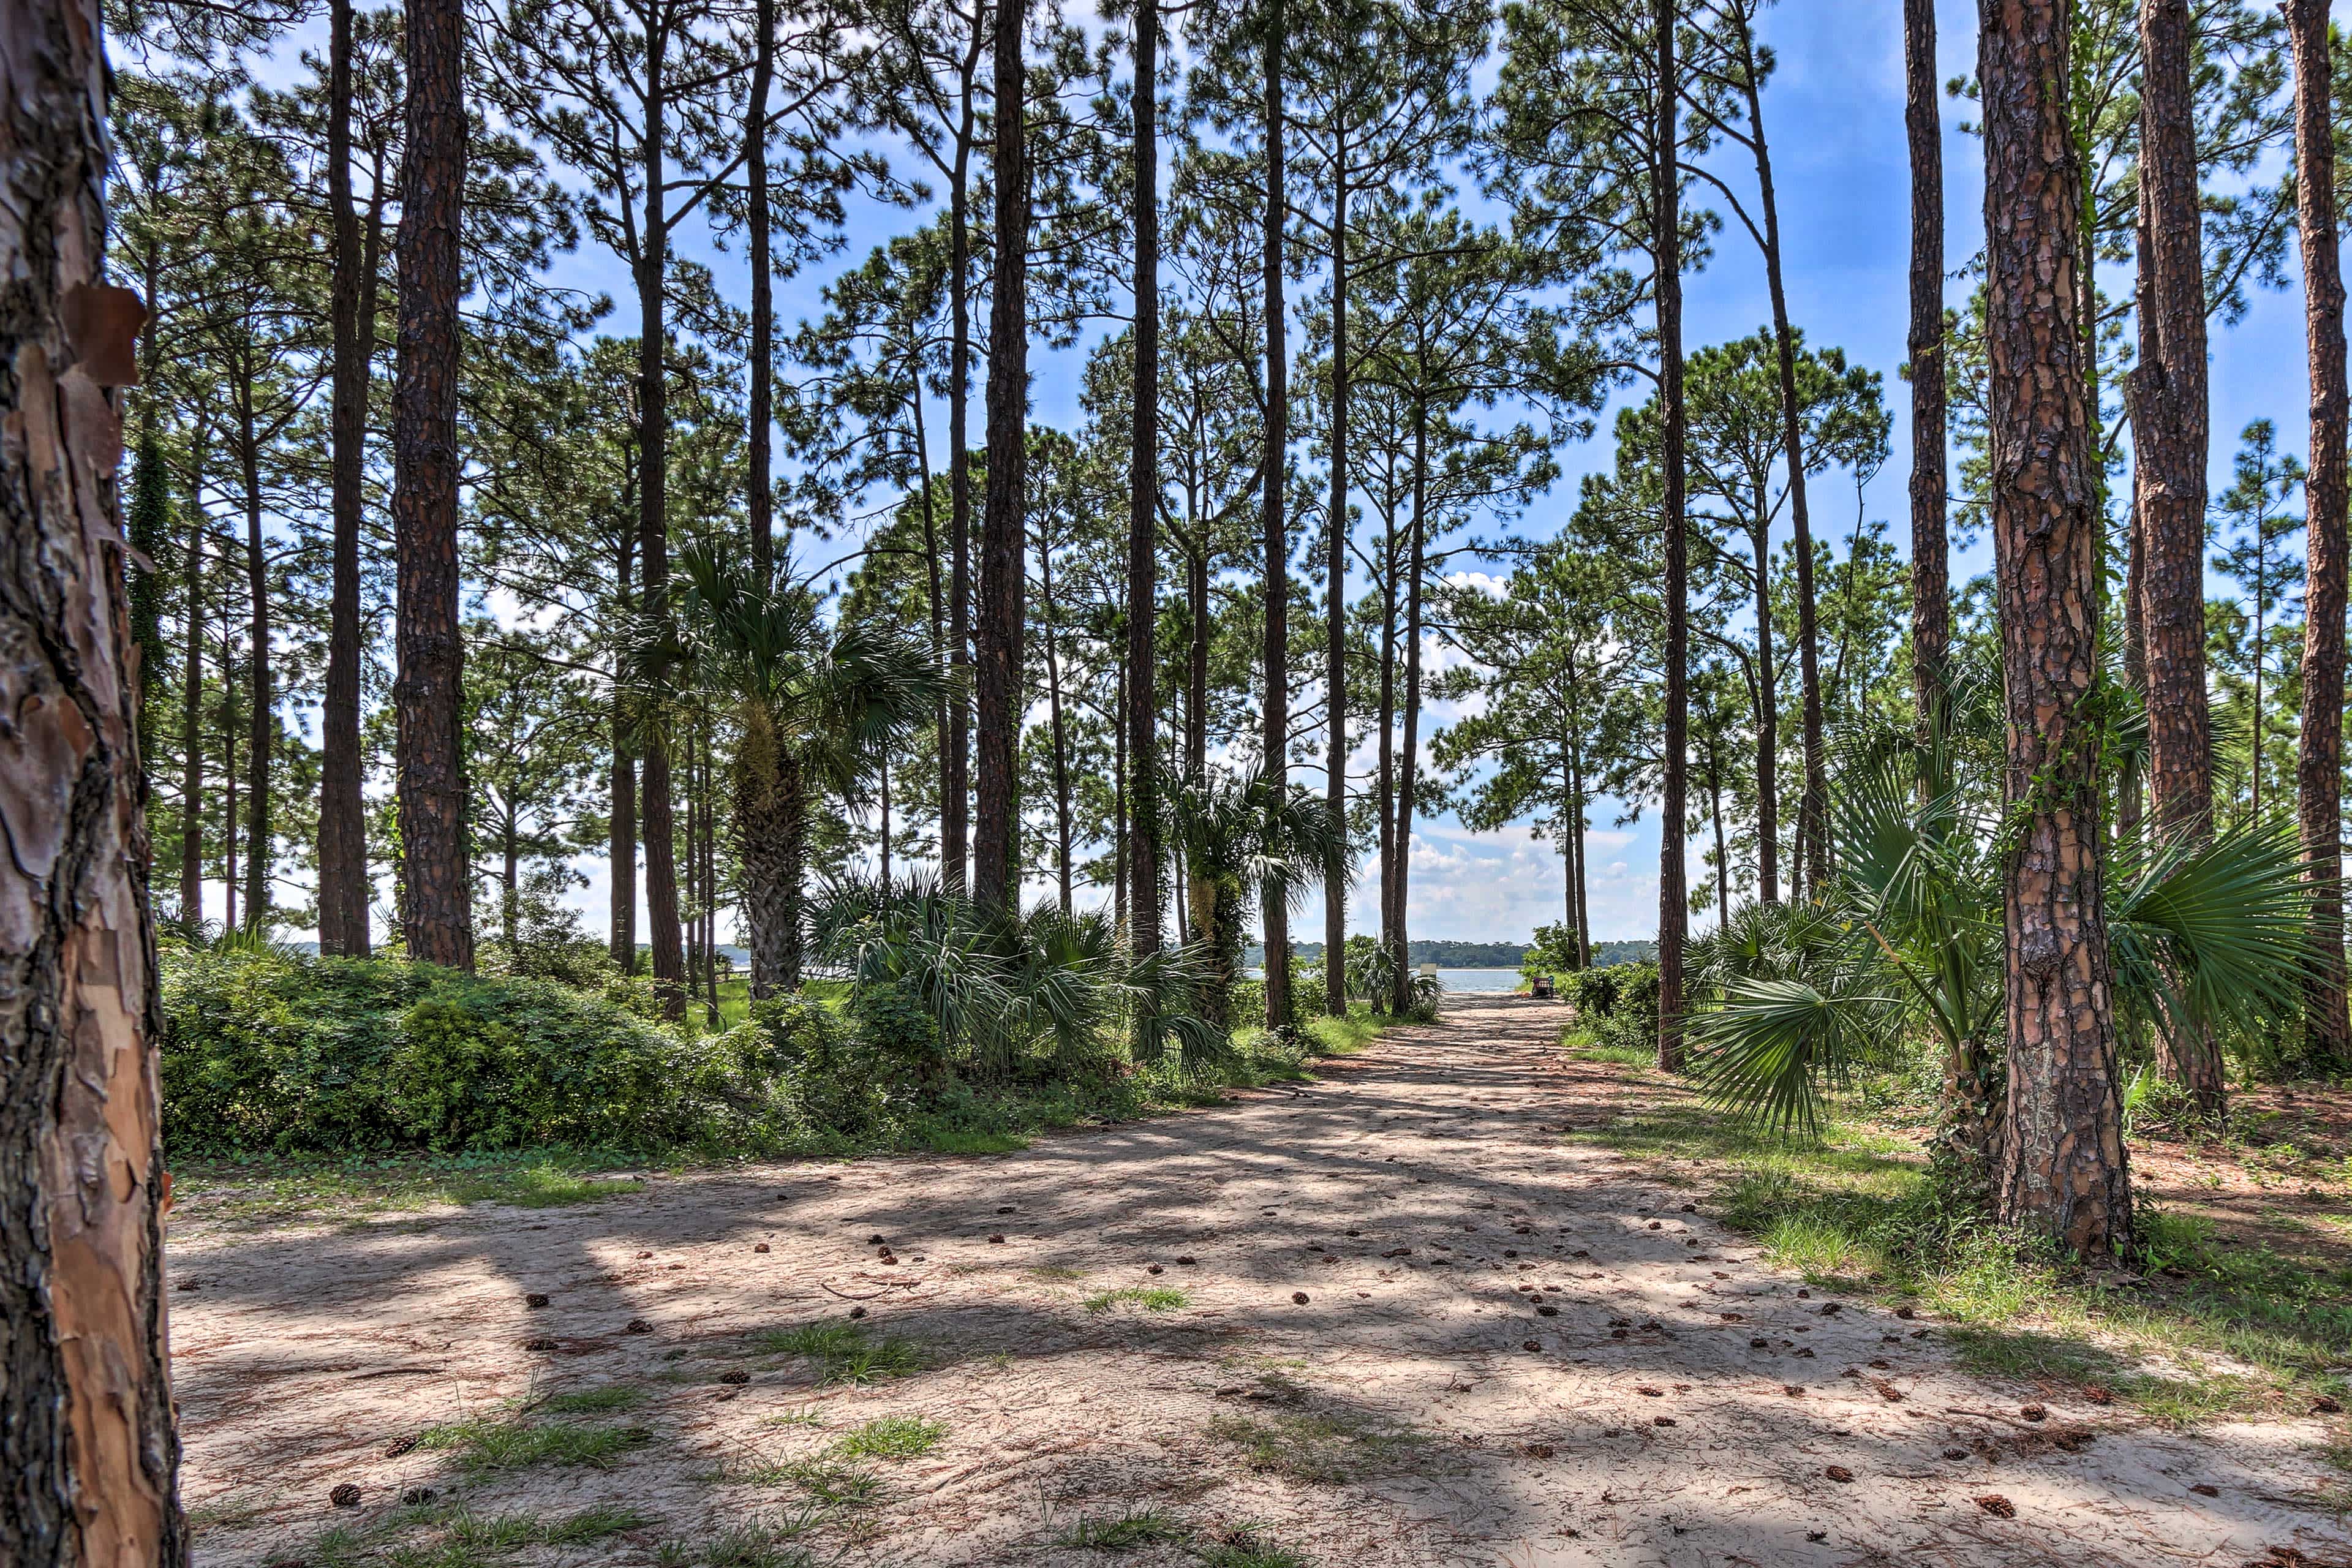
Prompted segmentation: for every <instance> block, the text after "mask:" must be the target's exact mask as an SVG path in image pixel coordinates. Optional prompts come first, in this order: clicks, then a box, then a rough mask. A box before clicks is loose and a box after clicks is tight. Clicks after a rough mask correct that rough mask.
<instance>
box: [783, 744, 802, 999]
mask: <svg viewBox="0 0 2352 1568" xmlns="http://www.w3.org/2000/svg"><path fill="white" fill-rule="evenodd" d="M776 795H777V796H778V798H779V799H780V800H781V801H782V811H783V814H784V815H783V834H782V873H783V887H784V895H783V912H784V921H783V937H782V943H783V945H782V948H781V949H780V950H779V951H780V952H781V955H782V957H781V963H780V969H779V973H780V976H781V978H782V981H783V984H784V988H785V989H786V990H788V991H797V990H799V989H800V988H801V963H802V959H803V948H804V943H803V933H804V932H805V931H806V930H807V925H808V921H807V911H806V909H805V908H804V903H803V895H802V883H803V881H804V880H805V879H806V878H807V876H808V806H809V802H808V780H807V778H806V777H805V776H804V775H803V773H802V771H801V759H800V755H799V753H798V752H794V751H793V750H792V749H791V748H790V747H786V748H783V749H782V750H781V751H779V752H777V755H776Z"/></svg>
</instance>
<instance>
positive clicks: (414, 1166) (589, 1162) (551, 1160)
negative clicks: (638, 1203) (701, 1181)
mask: <svg viewBox="0 0 2352 1568" xmlns="http://www.w3.org/2000/svg"><path fill="white" fill-rule="evenodd" d="M645 1164H646V1161H645V1157H644V1156H643V1155H637V1156H635V1157H634V1158H633V1157H631V1156H629V1155H627V1154H625V1153H619V1152H604V1151H598V1150H572V1149H539V1150H531V1151H528V1152H514V1153H465V1154H446V1155H442V1154H382V1155H352V1156H350V1157H348V1158H343V1159H327V1158H304V1157H301V1156H299V1155H298V1156H289V1157H282V1158H281V1157H278V1156H274V1155H273V1156H269V1157H268V1158H263V1157H260V1156H255V1157H252V1158H249V1159H247V1158H238V1159H191V1160H188V1161H185V1162H183V1163H174V1164H173V1193H174V1194H175V1196H176V1198H177V1200H178V1205H179V1207H180V1211H181V1213H182V1214H183V1215H185V1216H188V1217H194V1218H203V1219H220V1220H227V1221H230V1222H232V1223H239V1224H270V1223H275V1222H278V1221H282V1220H289V1219H299V1218H301V1217H303V1216H305V1215H332V1216H333V1217H335V1218H338V1219H346V1220H350V1219H362V1220H364V1219H369V1218H373V1217H377V1216H381V1215H393V1214H410V1213H415V1211H417V1210H420V1209H429V1208H440V1207H445V1206H447V1205H459V1206H464V1205H472V1204H483V1203H502V1204H512V1205H515V1206H517V1207H519V1208H557V1207H562V1206H565V1205H572V1204H583V1203H593V1202H595V1201H597V1200H599V1199H602V1198H610V1197H618V1196H621V1195H623V1194H629V1193H637V1192H643V1191H644V1190H645V1184H644V1183H643V1182H642V1181H640V1180H638V1179H636V1178H635V1177H634V1176H621V1175H615V1174H614V1172H616V1171H625V1170H632V1169H635V1170H642V1169H644V1168H645Z"/></svg>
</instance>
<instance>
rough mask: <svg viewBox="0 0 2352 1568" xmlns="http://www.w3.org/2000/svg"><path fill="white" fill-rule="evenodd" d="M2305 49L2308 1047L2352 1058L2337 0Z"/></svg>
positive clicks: (2321, 10)
mask: <svg viewBox="0 0 2352 1568" xmlns="http://www.w3.org/2000/svg"><path fill="white" fill-rule="evenodd" d="M2286 21H2287V33H2288V39H2289V42H2290V43H2291V44H2292V45H2293V47H2294V145H2295V154H2294V157H2295V168H2296V170H2297V171H2298V178H2297V180H2296V184H2295V205H2296V219H2297V226H2296V232H2297V233H2298V234H2300V235H2301V237H2302V241H2303V288H2304V328H2305V338H2306V342H2307V353H2308V354H2309V358H2310V363H2311V472H2310V476H2309V477H2308V478H2307V479H2305V481H2304V497H2305V519H2306V526H2307V527H2308V530H2309V532H2308V534H2307V536H2306V537H2307V540H2308V551H2307V553H2308V556H2309V561H2310V568H2309V570H2310V575H2309V577H2308V579H2307V581H2306V583H2305V597H2304V612H2305V620H2304V627H2303V734H2302V739H2301V741H2300V742H2298V743H2297V751H2296V754H2295V795H2296V810H2297V816H2299V817H2300V819H2301V822H2302V826H2303V859H2304V874H2305V877H2306V878H2307V879H2309V880H2310V883H2311V889H2312V908H2311V944H2312V973H2311V976H2310V978H2309V979H2308V980H2307V981H2306V982H2305V985H2304V1037H2305V1050H2306V1051H2307V1052H2308V1054H2309V1055H2310V1056H2311V1058H2313V1059H2314V1060H2315V1062H2318V1063H2320V1064H2322V1065H2325V1066H2326V1067H2329V1068H2337V1069H2340V1068H2344V1067H2346V1066H2347V1065H2352V1025H2347V1019H2346V1014H2345V996H2344V989H2345V986H2344V890H2343V887H2342V882H2343V875H2344V851H2343V839H2344V807H2343V792H2344V599H2345V460H2344V443H2345V440H2346V434H2347V433H2346V427H2345V424H2346V394H2345V375H2344V274H2343V270H2342V268H2341V265H2340V264H2339V262H2338V260H2337V258H2336V146H2335V142H2334V141H2333V139H2332V137H2331V134H2330V127H2331V125H2332V124H2333V115H2332V110H2331V106H2330V104H2329V102H2328V87H2329V82H2328V48H2327V5H2326V0H2287V6H2286Z"/></svg>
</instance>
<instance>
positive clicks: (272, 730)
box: [237, 387, 278, 931]
mask: <svg viewBox="0 0 2352 1568" xmlns="http://www.w3.org/2000/svg"><path fill="white" fill-rule="evenodd" d="M253 396H254V395H253V392H252V389H251V388H250V387H247V388H246V389H244V390H242V391H241V392H240V393H239V395H238V396H237V414H238V420H239V423H238V428H237V460H238V462H239V463H240V465H242V467H243V468H244V470H245V593H246V616H247V624H246V639H247V647H246V690H247V697H248V698H249V706H248V707H247V709H246V737H245V754H246V767H247V774H248V777H247V782H246V790H245V840H246V848H245V921H246V924H247V926H249V927H251V928H252V929H253V930H255V931H268V929H269V902H270V873H271V872H272V871H273V870H275V869H276V868H277V859H278V857H277V855H276V853H275V848H276V843H277V840H276V836H275V830H274V829H273V828H272V826H270V813H269V808H270V805H271V801H270V791H269V785H270V775H271V774H272V773H274V772H275V771H276V769H275V768H274V766H273V763H275V761H276V758H277V753H278V743H277V742H278V700H277V689H276V686H275V684H274V678H273V676H272V673H271V670H270V668H269V555H268V544H267V542H266V541H264V540H263V538H262V536H261V442H260V437H258V436H257V434H256V433H255V430H254V411H253Z"/></svg>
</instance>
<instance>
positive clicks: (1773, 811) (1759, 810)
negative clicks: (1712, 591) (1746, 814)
mask: <svg viewBox="0 0 2352 1568" xmlns="http://www.w3.org/2000/svg"><path fill="white" fill-rule="evenodd" d="M1765 505H1766V502H1765V499H1764V497H1763V496H1762V495H1760V494H1759V495H1758V496H1757V498H1756V509H1757V510H1756V515H1757V516H1758V517H1759V519H1767V521H1765V522H1764V523H1763V524H1762V525H1761V526H1759V528H1757V530H1756V531H1754V532H1753V533H1752V534H1750V535H1749V540H1750V543H1749V548H1750V549H1751V550H1753V551H1754V552H1755V554H1756V896H1757V897H1758V898H1759V899H1760V900H1763V901H1764V902H1765V903H1768V904H1777V903H1779V902H1780V666H1779V664H1778V662H1777V661H1776V660H1775V659H1774V658H1773V656H1772V655H1773V649H1772V579H1771V560H1772V538H1771V532H1770V524H1769V518H1768V514H1767V513H1766V512H1765V510H1764V508H1765ZM1804 846H1805V837H1804V833H1803V830H1802V826H1801V825H1800V828H1799V832H1798V835H1797V857H1798V858H1799V859H1802V858H1803V856H1804ZM1789 890H1790V897H1791V898H1792V899H1793V898H1800V897H1801V896H1802V892H1803V890H1802V889H1801V888H1799V887H1798V885H1797V878H1796V868H1795V867H1794V866H1791V867H1790V876H1789Z"/></svg>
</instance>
